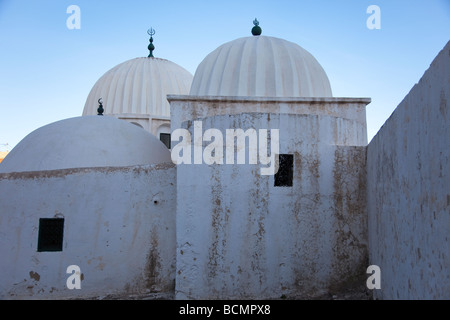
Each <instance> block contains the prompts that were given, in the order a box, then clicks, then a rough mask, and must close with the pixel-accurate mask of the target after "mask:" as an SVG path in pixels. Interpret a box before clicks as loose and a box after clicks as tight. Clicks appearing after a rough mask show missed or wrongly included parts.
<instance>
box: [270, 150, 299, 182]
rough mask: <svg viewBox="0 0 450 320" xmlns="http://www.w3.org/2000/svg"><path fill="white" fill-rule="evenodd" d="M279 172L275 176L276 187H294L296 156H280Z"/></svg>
mask: <svg viewBox="0 0 450 320" xmlns="http://www.w3.org/2000/svg"><path fill="white" fill-rule="evenodd" d="M278 163H279V167H278V172H277V173H276V174H275V179H274V180H275V187H292V180H293V176H294V155H293V154H280V155H279V162H278Z"/></svg>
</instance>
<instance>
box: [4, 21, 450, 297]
mask: <svg viewBox="0 0 450 320" xmlns="http://www.w3.org/2000/svg"><path fill="white" fill-rule="evenodd" d="M251 31H252V35H251V36H248V37H242V38H239V39H235V40H232V41H230V42H227V43H225V44H223V45H221V46H219V47H218V48H217V49H215V50H214V51H212V52H211V53H210V54H209V55H207V56H206V57H205V58H204V60H203V61H202V62H201V63H200V65H199V66H198V68H197V70H196V72H195V75H192V74H190V73H189V72H188V71H187V70H185V69H184V68H182V67H181V66H179V65H177V64H175V63H174V62H171V61H168V60H165V59H161V58H156V57H154V56H153V51H154V50H155V46H154V44H153V35H154V34H155V32H154V30H153V29H150V30H149V35H150V44H149V45H148V49H149V52H150V53H149V56H148V57H139V58H135V59H131V60H128V61H125V62H123V63H121V64H119V65H117V66H116V67H114V68H112V69H110V70H109V71H107V72H106V73H105V74H104V75H103V76H102V77H101V78H100V79H98V81H97V82H96V83H95V84H94V86H93V88H92V90H91V91H90V93H89V95H88V96H87V99H86V104H85V106H84V109H83V112H82V116H79V117H75V118H70V119H64V120H61V121H57V122H54V123H50V124H48V125H45V126H43V127H41V128H39V129H37V130H35V131H33V132H31V133H30V134H29V135H28V136H26V137H25V138H24V139H23V140H22V141H21V142H20V143H19V144H18V145H17V146H16V147H15V148H13V149H12V150H11V151H10V152H9V154H8V155H7V156H6V158H5V159H4V160H3V162H2V163H0V203H1V212H0V236H1V239H2V241H1V243H0V252H1V256H2V259H1V261H0V271H1V274H2V277H1V278H0V298H1V299H90V298H95V297H97V298H98V297H124V296H130V295H136V296H139V295H140V296H152V295H155V296H156V297H163V298H169V299H283V298H288V299H289V298H291V299H311V298H312V299H314V298H318V297H323V296H324V295H327V294H330V295H332V294H334V293H336V292H339V291H340V290H343V289H345V288H347V287H350V286H354V285H355V283H356V284H357V285H360V286H363V287H365V286H366V279H367V278H368V276H369V274H368V273H367V268H368V267H369V266H370V265H376V266H378V267H379V270H380V271H381V277H380V278H379V279H380V280H379V281H381V283H379V284H378V286H377V287H376V289H372V291H370V294H371V296H372V297H373V298H375V299H449V298H450V275H449V272H448V267H449V265H450V258H449V252H450V250H449V239H448V231H449V230H450V214H449V210H450V191H449V190H450V179H449V172H450V170H449V169H450V168H449V158H450V152H449V150H450V144H449V141H450V139H449V138H450V132H449V128H450V126H449V117H450V115H449V114H448V105H447V100H448V97H450V42H449V43H447V44H446V45H445V47H444V48H443V50H442V51H441V52H440V53H439V54H438V55H437V57H436V58H435V60H434V61H433V62H432V64H431V65H430V68H429V69H428V70H427V71H426V72H425V74H424V75H423V77H422V79H420V81H419V82H418V83H417V84H416V85H415V86H414V87H413V88H412V89H411V91H410V93H409V94H408V95H407V96H406V97H405V99H404V100H403V101H402V102H401V103H400V104H399V106H398V107H397V108H396V110H395V111H394V112H393V114H392V115H391V117H390V118H389V119H388V120H387V121H386V123H385V124H384V125H383V127H382V128H381V129H380V131H379V132H378V133H377V135H376V136H375V137H374V138H373V140H372V141H371V142H370V143H368V141H367V126H366V106H368V105H369V104H370V102H371V99H370V98H366V97H364V98H349V97H334V96H333V95H332V90H331V85H330V82H329V80H328V77H327V74H326V72H325V71H324V69H323V68H322V66H321V65H320V64H319V62H318V61H317V60H316V59H315V58H314V57H313V56H312V55H311V54H310V53H309V52H308V51H306V50H305V49H304V48H302V47H301V46H299V45H298V44H295V43H293V42H290V41H287V40H284V39H280V38H275V37H270V36H265V35H262V29H261V27H260V26H259V22H258V21H257V20H256V19H255V21H254V26H253V28H252V30H251ZM369 107H370V106H369ZM179 129H183V130H184V131H185V132H188V133H190V136H191V137H192V141H191V139H184V140H182V139H180V137H175V136H174V135H175V132H176V130H179ZM230 129H234V130H235V131H234V133H236V132H238V133H237V134H236V135H235V136H232V141H233V143H234V141H235V138H236V141H239V139H242V140H241V142H242V141H244V142H248V143H245V144H244V147H243V148H239V145H236V146H235V145H234V144H233V145H232V146H231V148H229V145H228V144H227V145H226V146H225V145H223V144H218V143H216V142H218V140H219V138H218V137H219V136H221V135H223V136H225V135H226V133H227V132H228V131H227V130H230ZM238 129H239V130H241V131H237V130H238ZM239 132H241V133H242V135H239ZM253 132H259V133H261V132H264V133H267V135H264V137H266V138H267V139H266V140H265V144H264V143H263V140H261V139H259V140H257V141H258V143H257V147H256V149H258V152H259V153H260V155H261V153H263V154H264V152H266V150H267V149H269V150H272V151H273V152H272V154H271V156H273V158H271V159H272V160H274V161H276V170H275V171H274V172H273V174H267V175H263V174H261V168H262V167H264V166H267V165H268V163H267V162H265V163H263V162H262V161H260V162H259V163H258V162H257V161H256V162H252V161H250V158H251V154H252V151H254V149H255V147H254V146H252V141H253V142H255V141H256V140H252V139H253V138H254V136H252V133H253ZM198 133H200V137H201V138H202V139H200V140H198V138H196V137H197V136H196V134H198ZM211 133H213V134H211ZM269 133H270V134H269ZM275 133H276V134H275ZM213 137H214V139H215V140H214V141H213ZM256 137H257V138H261V135H259V136H256ZM212 141H213V142H214V143H213V142H212ZM181 144H184V145H186V146H191V145H192V146H193V150H194V151H195V150H198V148H199V149H201V150H202V152H206V150H209V151H211V153H210V154H211V155H213V156H217V155H220V154H221V155H225V154H226V156H227V159H231V161H226V162H224V161H219V160H220V159H219V160H217V159H218V158H214V159H216V160H217V161H215V162H213V163H204V162H202V161H200V162H198V161H196V160H198V159H197V158H196V157H197V155H196V154H195V152H192V153H186V154H183V157H187V159H188V161H184V162H181V163H177V162H174V161H173V160H174V153H175V152H174V151H175V150H179V149H176V148H177V145H181ZM253 144H254V143H253ZM211 146H213V147H214V148H209V149H208V147H211ZM264 147H265V148H264ZM196 148H197V149H196ZM212 149H213V150H212ZM186 150H188V149H183V152H186ZM240 152H242V155H243V156H244V158H245V160H246V161H243V162H239V161H238V158H239V154H240ZM203 155H204V153H203ZM229 155H230V156H229ZM175 156H176V155H175ZM228 157H230V158H228ZM185 159H186V158H185ZM191 160H192V161H191ZM200 160H202V158H200ZM234 160H236V161H234ZM73 266H76V267H77V268H78V269H76V270H78V271H76V272H75V273H74V274H72V271H71V270H74V269H73ZM73 276H75V278H73ZM70 279H75V282H76V281H78V282H79V286H78V287H75V288H74V287H73V286H71V285H70V284H71V282H70V281H72V280H70Z"/></svg>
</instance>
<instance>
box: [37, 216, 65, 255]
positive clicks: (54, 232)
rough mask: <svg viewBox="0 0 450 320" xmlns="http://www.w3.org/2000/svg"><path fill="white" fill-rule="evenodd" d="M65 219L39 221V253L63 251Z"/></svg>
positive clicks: (42, 219) (43, 219)
mask: <svg viewBox="0 0 450 320" xmlns="http://www.w3.org/2000/svg"><path fill="white" fill-rule="evenodd" d="M63 234H64V219H61V218H41V219H39V235H38V249H37V251H38V252H44V251H62V244H63Z"/></svg>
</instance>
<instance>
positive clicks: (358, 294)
mask: <svg viewBox="0 0 450 320" xmlns="http://www.w3.org/2000/svg"><path fill="white" fill-rule="evenodd" d="M174 299H175V295H174V294H171V293H147V294H130V295H105V296H97V297H91V298H86V299H83V300H174ZM276 300H373V294H372V291H371V290H369V289H367V288H366V287H365V286H364V287H361V286H358V287H356V286H353V287H349V288H346V289H343V290H339V291H334V292H327V293H324V294H321V295H317V296H295V297H294V296H293V297H284V296H283V297H281V298H280V299H276Z"/></svg>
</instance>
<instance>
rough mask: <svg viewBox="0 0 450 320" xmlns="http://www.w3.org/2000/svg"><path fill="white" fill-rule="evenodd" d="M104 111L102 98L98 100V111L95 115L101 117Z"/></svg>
mask: <svg viewBox="0 0 450 320" xmlns="http://www.w3.org/2000/svg"><path fill="white" fill-rule="evenodd" d="M104 111H105V109H103V100H102V98H100V99H98V109H97V115H99V116H102V115H103V112H104Z"/></svg>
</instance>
